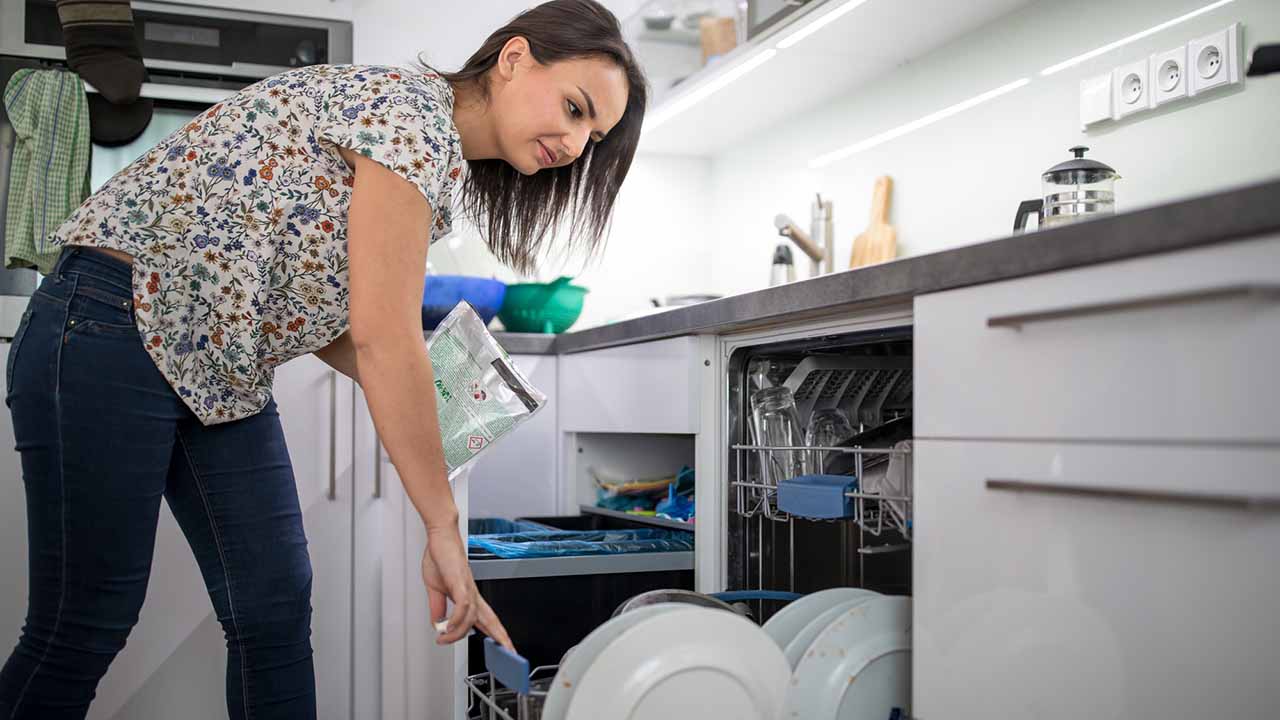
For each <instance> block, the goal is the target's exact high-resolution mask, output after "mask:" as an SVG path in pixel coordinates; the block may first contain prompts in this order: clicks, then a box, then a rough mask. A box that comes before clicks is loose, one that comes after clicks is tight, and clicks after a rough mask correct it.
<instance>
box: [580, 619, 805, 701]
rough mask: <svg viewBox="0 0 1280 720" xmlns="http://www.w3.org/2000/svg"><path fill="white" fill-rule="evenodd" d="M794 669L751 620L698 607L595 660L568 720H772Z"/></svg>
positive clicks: (648, 625) (641, 627)
mask: <svg viewBox="0 0 1280 720" xmlns="http://www.w3.org/2000/svg"><path fill="white" fill-rule="evenodd" d="M623 617H626V616H625V615H624V616H623ZM574 654H575V655H577V653H576V652H575V653H574ZM790 671H791V669H790V668H789V667H788V666H787V661H786V658H784V657H783V656H782V651H781V650H780V649H778V646H777V645H776V644H775V643H774V642H773V640H772V639H771V638H770V637H769V636H768V635H766V634H764V632H762V631H761V630H760V628H759V627H758V626H757V625H756V624H755V623H753V622H751V621H750V620H747V619H745V618H743V617H740V616H738V615H736V614H734V613H727V612H724V611H723V610H711V609H707V608H700V607H691V608H689V609H687V610H681V611H678V612H677V611H671V612H664V613H658V614H656V615H651V616H649V617H647V618H645V619H644V620H643V621H642V622H639V623H636V624H635V625H632V626H631V627H629V628H627V629H626V630H625V631H624V632H623V633H622V634H621V635H619V636H618V637H617V638H615V639H614V641H613V642H611V643H609V645H608V647H606V648H605V649H604V650H602V651H600V653H599V654H598V655H596V656H595V658H594V660H593V662H592V663H591V667H590V668H589V669H588V670H587V672H586V674H585V675H583V677H582V680H581V681H580V682H579V683H578V689H577V690H576V691H575V692H574V694H573V698H572V700H571V701H570V703H569V712H568V713H567V714H566V715H565V718H566V720H602V719H603V718H608V719H609V720H675V719H677V718H696V719H697V720H775V719H776V718H778V717H779V716H780V713H781V711H782V706H783V702H784V701H785V697H786V692H787V683H788V681H789V679H790Z"/></svg>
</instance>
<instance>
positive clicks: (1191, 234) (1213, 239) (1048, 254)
mask: <svg viewBox="0 0 1280 720" xmlns="http://www.w3.org/2000/svg"><path fill="white" fill-rule="evenodd" d="M1276 230H1280V178H1277V179H1275V180H1270V181H1267V182H1263V183H1259V184H1255V185H1248V186H1243V187H1239V188H1233V189H1230V190H1225V191H1222V192H1217V193H1213V194H1209V195H1202V196H1198V197H1194V198H1190V199H1187V200H1181V201H1178V202H1174V203H1169V204H1166V205H1157V206H1153V207H1149V208H1143V209H1141V210H1135V211H1132V212H1127V213H1120V214H1117V215H1113V216H1110V217H1106V218H1101V219H1098V220H1091V221H1088V222H1081V223H1076V224H1073V225H1065V226H1060V227H1056V228H1050V229H1046V230H1040V231H1037V232H1031V233H1026V234H1023V235H1012V236H1009V237H1006V238H1001V239H998V240H991V241H988V242H982V243H977V244H974V245H967V246H963V247H958V248H954V249H951V250H944V251H941V252H936V253H929V254H925V255H915V256H911V257H905V258H901V259H898V260H894V261H892V262H888V263H884V264H881V265H874V266H871V267H866V268H861V269H858V270H846V271H843V272H836V273H831V274H828V275H823V276H821V277H817V278H813V279H810V280H801V281H797V282H793V283H788V284H786V285H780V286H778V287H771V288H767V289H764V290H757V291H754V292H748V293H743V294H741V295H733V296H730V297H726V298H722V299H720V300H713V301H710V302H704V303H700V304H698V305H691V306H687V307H680V308H674V309H672V310H668V311H666V312H661V313H655V314H653V315H647V316H645V317H641V318H635V319H633V320H626V321H623V322H619V323H614V324H612V325H602V326H600V327H594V328H588V329H585V330H580V331H578V332H570V333H565V334H563V335H557V336H551V335H541V336H539V335H533V336H530V335H524V334H511V333H498V334H497V335H496V336H497V337H498V341H499V342H501V343H502V344H503V346H504V347H506V348H507V351H508V352H511V353H535V354H567V353H574V352H582V351H585V350H595V349H599V348H605V347H612V346H616V345H628V344H631V343H637V342H643V341H648V340H658V339H661V338H666V337H675V336H678V335H690V334H701V333H715V334H720V333H724V332H729V331H734V330H742V329H747V328H751V327H759V326H764V325H776V324H778V323H782V322H788V321H793V320H799V319H805V318H819V317H825V316H831V315H836V314H839V313H842V312H847V311H848V310H850V309H853V308H857V307H872V306H875V305H879V304H893V303H900V302H906V301H910V299H911V298H913V297H915V296H916V295H921V294H924V293H930V292H937V291H940V290H949V289H951V288H958V287H963V286H966V285H977V284H981V283H988V282H995V281H998V280H1007V279H1010V278H1016V277H1023V276H1026V275H1035V274H1038V273H1045V272H1053V271H1056V270H1064V269H1067V268H1073V267H1079V266H1083V265H1093V264H1097V263H1103V262H1109V261H1113V260H1122V259H1125V258H1131V257H1138V256H1141V255H1150V254H1154V253H1161V252H1168V251H1172V250H1181V249H1184V248H1190V247H1196V246H1202V245H1212V244H1215V243H1222V242H1230V241H1232V240H1240V239H1243V238H1248V237H1252V236H1256V235H1262V234H1264V233H1268V232H1273V231H1276Z"/></svg>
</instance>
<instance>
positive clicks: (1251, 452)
mask: <svg viewBox="0 0 1280 720" xmlns="http://www.w3.org/2000/svg"><path fill="white" fill-rule="evenodd" d="M1277 468H1280V450H1274V449H1240V448H1231V449H1228V448H1222V447H1218V448H1213V447H1200V448H1188V447H1151V446H1123V445H1105V446H1104V445H1089V444H1083V443H1074V444H1056V445H1055V444H1046V443H1031V442H1014V443H989V442H966V441H951V440H920V441H918V442H917V443H916V446H915V493H916V507H915V530H916V536H915V543H914V553H915V554H914V556H913V563H914V565H913V567H914V585H913V587H914V594H915V598H914V613H915V617H914V635H913V637H914V643H915V652H914V660H913V663H914V665H913V693H914V696H913V707H912V709H913V714H914V715H916V716H918V717H921V718H992V717H1009V718H1013V717H1035V718H1062V719H1063V720H1067V719H1068V718H1070V719H1072V720H1075V719H1078V718H1085V717H1088V718H1134V717H1140V718H1173V717H1178V718H1199V717H1241V718H1246V717H1247V718H1262V717H1273V716H1274V713H1275V709H1276V708H1277V707H1280V683H1276V682H1275V676H1276V675H1275V674H1276V668H1277V667H1280V619H1278V616H1277V614H1276V611H1275V598H1276V597H1277V596H1280V573H1278V572H1276V569H1275V568H1276V556H1277V552H1280V478H1278V477H1277ZM989 481H995V482H989ZM1001 482H1004V483H1006V484H1007V483H1010V482H1021V483H1025V484H1026V485H1025V487H1027V488H1035V489H1024V490H1020V491H1011V490H1008V489H1003V487H1006V486H1007V485H1006V486H1002V485H1001V484H1000V483H1001ZM1121 489H1123V490H1124V494H1121V493H1119V492H1118V491H1119V490H1121ZM1064 493H1070V494H1064ZM1179 493H1203V494H1204V495H1203V496H1202V497H1201V499H1199V500H1186V499H1181V500H1177V501H1171V500H1174V499H1176V498H1177V497H1178V495H1177V494H1179ZM1224 496H1225V497H1224ZM1242 497H1247V498H1252V499H1254V500H1257V501H1258V503H1257V505H1256V506H1255V507H1253V508H1252V509H1241V508H1240V507H1237V506H1236V503H1237V500H1238V499H1239V498H1242Z"/></svg>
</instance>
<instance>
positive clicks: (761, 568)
mask: <svg viewBox="0 0 1280 720" xmlns="http://www.w3.org/2000/svg"><path fill="white" fill-rule="evenodd" d="M727 367H728V395H727V402H728V407H727V410H728V413H727V431H728V435H727V437H728V438H729V447H728V462H727V465H726V471H727V480H728V483H727V485H728V493H727V495H728V512H727V537H726V560H727V568H726V570H727V585H728V587H730V588H733V589H740V590H783V591H791V592H797V593H810V592H814V591H817V590H822V589H826V588H831V587H862V588H867V589H869V590H874V591H876V592H880V593H885V594H890V595H910V594H911V555H912V553H911V529H912V513H911V507H912V503H911V484H910V462H911V457H910V442H909V441H910V439H911V437H912V430H911V423H912V418H911V413H912V335H911V328H910V327H902V328H892V329H885V330H876V331H871V332H860V333H854V334H839V335H826V336H821V337H809V338H805V339H801V340H794V339H793V340H787V341H782V342H777V343H772V344H761V345H753V346H749V347H742V348H739V349H737V350H736V351H734V352H733V354H732V355H731V356H730V358H729V362H728V366H727ZM782 387H785V388H787V390H788V392H785V393H781V394H782V395H783V396H784V397H789V401H791V402H794V405H795V411H796V413H795V415H796V417H798V418H799V420H800V425H801V427H800V428H797V429H796V434H794V435H790V436H788V435H786V434H784V435H783V437H784V440H783V442H782V443H779V441H778V439H777V438H778V436H777V434H776V433H771V432H770V431H769V430H761V431H759V432H758V431H757V429H756V427H757V425H756V422H755V421H753V418H758V416H756V415H754V414H753V411H755V410H756V408H757V406H759V405H760V403H761V401H762V398H763V397H764V396H762V395H761V391H762V390H765V389H767V388H782ZM775 392H780V391H775ZM835 411H839V412H835ZM815 413H818V416H825V417H827V418H830V417H832V416H835V417H837V418H843V419H847V421H848V425H847V426H845V430H846V431H845V432H844V433H841V435H843V436H844V437H843V439H841V440H840V441H838V442H835V443H834V444H832V445H824V446H825V447H827V448H828V449H826V450H814V449H812V445H810V444H806V441H807V442H808V443H812V442H813V440H814V438H813V437H812V436H811V437H808V438H806V437H805V434H804V430H805V428H806V427H807V426H809V425H810V422H811V419H812V418H814V417H816V416H815ZM850 432H851V433H852V434H851V435H850ZM759 433H765V434H766V435H768V437H759V436H758V435H759ZM786 437H791V438H792V439H791V440H790V441H787V440H786V439H785V438H786ZM828 437H830V435H828ZM904 441H905V442H904ZM798 456H799V457H803V458H804V459H805V460H806V461H807V462H805V463H803V465H804V467H805V468H806V469H805V472H810V473H815V474H825V475H843V476H848V477H849V478H850V480H856V481H857V483H858V484H857V485H856V486H853V487H852V488H850V490H849V491H847V492H845V493H844V494H845V495H846V496H847V497H848V500H847V501H846V502H847V503H848V507H849V512H847V513H845V517H844V518H843V519H813V518H809V517H799V516H796V515H793V514H790V513H788V512H786V511H785V510H784V509H783V508H782V507H780V503H779V493H778V483H779V482H780V481H783V480H786V479H787V478H788V477H790V476H792V475H793V474H795V471H796V468H798V467H799V466H800V465H799V464H797V463H794V462H792V460H793V459H794V458H796V457H798ZM890 462H894V463H902V464H903V466H904V467H903V468H899V470H902V469H905V477H906V482H905V487H902V488H901V489H898V490H896V491H895V492H892V493H891V492H887V491H886V490H885V488H884V486H883V484H880V485H879V486H877V487H876V488H874V489H873V488H872V487H870V484H871V483H870V482H869V479H870V478H872V477H875V476H876V475H877V474H878V473H884V472H885V469H886V467H887V465H888V464H889V463H890ZM782 504H783V505H786V504H787V503H785V502H784V503H782ZM777 609H778V607H777V606H776V605H774V604H772V603H769V602H768V601H757V602H756V607H754V608H753V611H754V614H755V616H756V617H757V618H758V619H759V620H760V621H762V622H763V621H764V620H767V619H768V618H769V617H770V616H771V615H772V613H773V612H776V610H777Z"/></svg>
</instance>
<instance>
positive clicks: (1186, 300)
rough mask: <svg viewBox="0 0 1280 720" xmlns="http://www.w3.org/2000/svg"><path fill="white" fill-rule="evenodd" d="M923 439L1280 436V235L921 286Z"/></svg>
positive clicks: (919, 415) (919, 409) (918, 367)
mask: <svg viewBox="0 0 1280 720" xmlns="http://www.w3.org/2000/svg"><path fill="white" fill-rule="evenodd" d="M915 320H916V336H915V339H916V345H915V377H916V387H915V393H916V395H915V409H916V434H917V436H919V437H926V438H927V437H951V438H975V439H999V438H1028V439H1068V438H1069V439H1083V440H1094V439H1099V440H1107V441H1115V440H1177V441H1191V440H1196V441H1210V442H1216V441H1224V440H1226V441H1239V440H1244V441H1266V442H1277V441H1280V382H1278V381H1277V377H1276V374H1277V372H1278V368H1280V237H1269V238H1262V239H1256V240H1249V241H1242V242H1235V243H1230V244H1226V245H1219V246H1215V247H1210V248H1198V249H1195V250H1188V251H1183V252H1177V253H1169V254H1165V255H1159V256H1154V257H1148V258H1139V259H1135V260H1127V261H1122V262H1115V263H1108V264H1105V265H1099V266H1095V267H1088V268H1081V269H1077V270H1069V271H1064V272H1057V273H1051V274H1047V275H1039V276H1035V277H1029V278H1021V279H1017V280H1010V281H1005V282H998V283H992V284H989V285H981V286H977V287H972V288H962V289H958V290H952V291H947V292H941V293H933V294H930V295H924V296H921V297H919V298H917V299H916V304H915Z"/></svg>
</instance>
